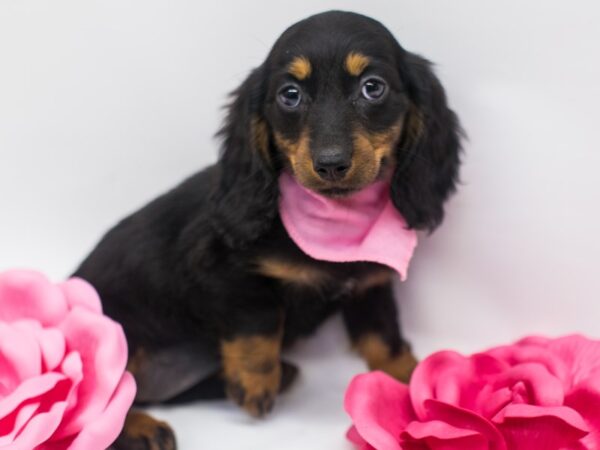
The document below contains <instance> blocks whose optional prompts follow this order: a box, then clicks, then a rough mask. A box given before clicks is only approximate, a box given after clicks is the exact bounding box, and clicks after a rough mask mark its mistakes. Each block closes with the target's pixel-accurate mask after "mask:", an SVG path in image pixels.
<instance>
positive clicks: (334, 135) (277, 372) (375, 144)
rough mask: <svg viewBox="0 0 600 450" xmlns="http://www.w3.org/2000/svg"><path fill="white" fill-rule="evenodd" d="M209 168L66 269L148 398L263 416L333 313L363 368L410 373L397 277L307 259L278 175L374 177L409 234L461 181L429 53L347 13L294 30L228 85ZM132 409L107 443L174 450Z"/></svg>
mask: <svg viewBox="0 0 600 450" xmlns="http://www.w3.org/2000/svg"><path fill="white" fill-rule="evenodd" d="M219 135H220V136H221V137H222V139H223V145H222V149H221V154H220V158H219V160H218V162H217V163H216V164H215V165H213V166H211V167H208V168H207V169H205V170H203V171H201V172H199V173H197V174H195V175H194V176H192V177H191V178H189V179H187V180H186V181H184V182H183V183H182V184H181V185H179V186H178V187H176V188H174V189H173V190H171V191H170V192H167V193H166V194H164V195H162V196H161V197H159V198H157V199H156V200H154V201H152V202H151V203H149V204H148V205H147V206H145V207H144V208H142V209H141V210H139V211H137V212H136V213H134V214H132V215H131V216H129V217H127V218H125V219H124V220H122V221H121V222H120V223H119V224H118V225H117V226H115V227H114V228H113V229H112V230H110V231H109V232H108V233H107V234H106V236H105V237H104V238H103V239H102V241H101V242H100V244H99V245H98V246H97V247H96V248H95V250H94V251H93V252H92V253H91V255H90V256H89V257H88V258H87V259H86V260H85V261H84V262H83V263H82V265H81V267H80V268H79V269H78V270H77V271H76V274H75V275H77V276H80V277H82V278H84V279H86V280H88V281H90V282H91V283H92V284H93V285H94V286H95V287H96V288H97V289H98V291H99V293H100V295H101V297H102V299H103V302H104V308H105V312H106V313H107V314H108V315H109V316H111V317H113V318H114V319H115V320H116V321H118V322H120V323H121V324H122V325H123V327H124V329H125V333H126V335H127V339H128V342H129V345H130V360H129V366H128V368H129V370H131V371H132V372H133V373H134V375H135V377H136V380H137V382H138V388H139V392H138V398H137V400H138V401H139V402H140V403H154V402H176V401H184V400H193V399H199V398H215V397H221V396H223V397H224V396H228V397H229V398H230V399H232V400H233V401H234V402H236V403H237V404H239V405H240V406H241V407H242V408H243V409H245V410H246V411H247V412H248V413H250V414H252V415H254V416H261V415H263V414H265V413H267V412H268V411H269V410H270V409H271V407H272V405H273V401H274V399H275V396H276V394H277V393H278V392H279V391H280V390H281V389H282V388H284V387H285V386H287V385H288V384H289V383H290V382H291V380H292V379H293V378H294V375H295V373H296V369H295V368H294V367H293V366H292V365H290V364H288V363H285V362H283V363H282V361H281V359H280V355H281V350H282V348H283V347H285V346H286V345H288V344H290V343H292V342H293V341H294V340H295V339H296V338H297V337H299V336H304V335H307V334H310V333H311V332H313V331H314V330H315V329H316V328H317V327H318V326H319V324H321V323H322V322H323V321H324V319H325V318H327V317H328V316H329V315H330V314H332V313H334V312H336V311H338V310H341V312H342V314H343V318H344V321H345V324H346V326H347V329H348V333H349V335H350V338H351V340H352V342H353V344H354V347H355V348H356V349H357V350H358V352H359V353H360V354H361V355H362V356H363V357H364V358H365V360H366V362H367V363H368V365H369V367H370V368H371V369H380V370H384V371H386V372H388V373H389V374H391V375H393V376H395V377H397V378H399V379H402V380H405V379H407V378H408V377H409V375H410V372H411V370H412V368H413V367H414V364H415V361H414V358H413V357H412V356H411V354H410V351H409V347H408V344H407V343H406V342H405V341H404V340H403V338H402V336H401V333H400V328H399V324H398V317H397V316H398V314H397V310H396V305H395V303H394V297H393V289H392V281H393V279H392V277H391V274H392V270H391V269H389V268H388V267H386V266H384V265H381V264H377V263H372V262H345V263H339V262H328V261H323V260H317V259H314V258H311V257H310V256H308V255H307V254H306V253H304V252H303V251H302V250H301V249H300V248H299V247H298V246H297V245H296V243H295V242H294V241H293V240H292V239H291V238H290V237H289V235H288V233H287V232H286V229H285V227H284V225H283V224H282V220H281V217H280V214H279V201H280V195H279V194H280V190H279V183H278V180H279V179H280V176H281V174H283V173H287V174H291V176H292V177H293V179H294V180H296V181H297V182H298V183H299V184H300V185H301V186H303V188H305V189H308V190H310V191H312V192H315V193H317V194H319V195H322V196H324V197H326V198H335V199H343V198H345V197H347V196H349V195H351V194H353V193H355V192H359V191H361V189H363V188H365V187H368V186H369V185H372V184H373V183H376V182H378V181H380V180H382V179H385V180H387V181H388V182H389V197H390V199H391V201H392V203H393V205H394V207H395V210H394V211H396V210H397V212H399V213H400V215H401V216H402V217H403V218H404V220H405V221H406V224H407V228H408V229H413V230H429V231H431V230H433V229H434V228H436V227H437V226H438V225H439V224H440V222H441V221H442V218H443V215H444V209H443V205H444V202H445V201H446V199H447V198H448V197H449V195H450V194H451V193H452V192H453V191H454V189H455V184H456V182H457V177H458V167H459V159H460V158H459V156H460V127H459V123H458V120H457V117H456V115H455V114H454V112H453V111H451V110H450V109H449V108H448V106H447V104H446V96H445V94H444V90H443V88H442V86H441V84H440V82H439V81H438V79H437V78H436V77H435V75H434V73H433V72H432V69H431V65H430V63H429V62H428V61H427V60H425V59H423V58H421V57H420V56H417V55H415V54H412V53H409V52H407V51H406V50H404V49H403V48H402V47H401V46H400V45H399V44H398V43H397V42H396V40H395V39H394V37H393V36H392V34H391V33H390V32H389V31H388V30H387V29H386V28H385V27H384V26H383V25H381V24H380V23H379V22H377V21H375V20H372V19H370V18H367V17H364V16H361V15H358V14H354V13H348V12H339V11H332V12H326V13H323V14H318V15H315V16H312V17H309V18H307V19H305V20H303V21H301V22H298V23H297V24H295V25H293V26H292V27H290V28H288V29H287V30H286V31H285V32H284V33H283V34H282V36H281V37H280V38H279V39H278V40H277V42H276V43H275V45H274V46H273V48H272V50H271V51H270V53H269V55H268V56H267V59H266V60H265V62H264V63H263V64H262V65H261V66H260V67H258V68H256V69H254V70H253V71H252V72H251V73H250V75H249V76H248V77H247V79H246V80H245V81H244V82H243V83H242V85H241V86H240V87H239V88H238V89H237V90H236V91H235V92H234V93H233V100H232V102H231V104H230V105H229V109H228V114H227V118H226V120H225V123H224V126H223V127H222V129H221V131H220V133H219ZM174 447H175V443H174V437H173V435H172V432H171V431H170V429H169V428H168V427H167V426H166V425H165V424H163V423H161V422H157V421H153V419H151V418H150V417H148V416H146V415H144V414H143V413H130V415H129V416H128V418H127V420H126V423H125V428H124V431H123V433H122V435H121V437H120V438H119V440H118V441H117V442H116V443H115V444H114V448H117V449H125V448H135V449H138V448H148V449H149V448H152V449H170V448H174Z"/></svg>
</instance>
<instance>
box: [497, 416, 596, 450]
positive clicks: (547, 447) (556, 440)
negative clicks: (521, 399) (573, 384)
mask: <svg viewBox="0 0 600 450" xmlns="http://www.w3.org/2000/svg"><path fill="white" fill-rule="evenodd" d="M494 422H496V423H497V424H498V427H499V428H500V430H501V431H502V434H503V435H504V437H505V439H506V442H507V443H508V446H509V448H511V449H523V450H525V449H527V450H532V449H540V450H562V449H565V448H568V447H569V446H571V445H574V444H575V445H578V441H579V440H580V439H581V438H583V437H584V436H586V435H587V434H588V429H587V425H586V423H585V421H584V420H583V418H582V417H581V415H580V414H579V413H578V412H577V411H575V410H573V409H571V408H568V407H565V406H558V407H557V406H552V407H548V406H534V405H509V406H507V407H506V408H505V409H504V410H503V411H502V412H501V413H500V414H499V415H498V416H496V417H495V418H494Z"/></svg>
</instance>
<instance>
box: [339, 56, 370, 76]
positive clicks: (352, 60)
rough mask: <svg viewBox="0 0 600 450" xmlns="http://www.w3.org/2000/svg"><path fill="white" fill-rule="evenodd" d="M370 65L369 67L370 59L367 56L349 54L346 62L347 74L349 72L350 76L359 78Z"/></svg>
mask: <svg viewBox="0 0 600 450" xmlns="http://www.w3.org/2000/svg"><path fill="white" fill-rule="evenodd" d="M368 65H369V58H368V57H367V56H365V55H363V54H362V53H357V52H350V53H348V56H346V61H345V64H344V66H345V68H346V72H348V73H349V74H350V75H352V76H354V77H357V76H359V75H360V74H361V73H363V70H365V69H366V68H367V66H368Z"/></svg>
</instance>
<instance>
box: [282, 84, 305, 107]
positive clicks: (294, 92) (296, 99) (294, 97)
mask: <svg viewBox="0 0 600 450" xmlns="http://www.w3.org/2000/svg"><path fill="white" fill-rule="evenodd" d="M277 100H278V101H279V104H280V105H281V106H283V107H284V108H286V109H294V108H297V107H298V105H300V101H301V100H302V93H301V92H300V88H298V87H297V86H294V85H291V84H290V85H288V86H284V87H283V88H282V89H281V90H280V91H279V94H277Z"/></svg>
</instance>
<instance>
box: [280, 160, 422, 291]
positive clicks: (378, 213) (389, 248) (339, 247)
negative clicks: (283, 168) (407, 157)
mask: <svg viewBox="0 0 600 450" xmlns="http://www.w3.org/2000/svg"><path fill="white" fill-rule="evenodd" d="M279 189H280V193H281V196H280V201H279V214H280V216H281V220H282V222H283V225H284V227H285V229H286V230H287V232H288V234H289V236H290V237H291V238H292V240H293V241H294V242H295V243H296V245H298V247H300V249H301V250H302V251H303V252H304V253H306V254H307V255H309V256H311V257H313V258H315V259H319V260H323V261H332V262H354V261H369V262H375V263H380V264H384V265H386V266H389V267H391V268H392V269H394V270H396V271H397V272H398V273H399V274H400V278H401V279H402V280H405V279H406V274H407V270H408V263H409V262H410V258H411V257H412V255H413V251H414V249H415V246H416V245H417V234H416V232H415V231H414V230H409V229H407V226H406V221H405V220H404V218H403V217H402V216H401V215H400V213H399V212H398V210H397V209H396V208H395V207H394V205H393V204H392V201H391V199H390V196H389V184H388V183H387V182H385V181H378V182H375V183H373V184H372V185H370V186H369V187H367V188H365V189H363V190H361V191H359V192H357V193H356V194H352V195H351V196H349V197H345V198H342V199H330V198H327V197H323V196H321V195H319V194H317V193H315V192H313V191H311V190H309V189H307V188H305V187H304V186H302V185H300V184H299V183H298V182H297V181H296V180H295V179H294V177H292V176H291V175H290V174H289V173H286V172H284V173H283V174H282V175H281V176H280V177H279Z"/></svg>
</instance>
